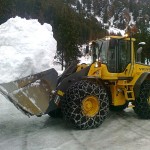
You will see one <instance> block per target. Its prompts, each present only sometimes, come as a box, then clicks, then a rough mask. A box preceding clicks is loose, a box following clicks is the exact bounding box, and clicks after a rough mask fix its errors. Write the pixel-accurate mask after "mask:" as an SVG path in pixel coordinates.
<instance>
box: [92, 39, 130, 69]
mask: <svg viewBox="0 0 150 150" xmlns="http://www.w3.org/2000/svg"><path fill="white" fill-rule="evenodd" d="M91 49H92V59H93V62H94V61H96V59H99V60H100V61H101V62H102V63H104V64H107V67H108V70H109V71H110V72H123V71H124V69H125V67H126V66H127V65H128V64H129V63H130V60H131V52H130V41H127V40H123V39H109V40H105V39H103V40H98V41H96V42H93V43H92V45H91Z"/></svg>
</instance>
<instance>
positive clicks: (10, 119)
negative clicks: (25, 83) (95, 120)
mask: <svg viewBox="0 0 150 150" xmlns="http://www.w3.org/2000/svg"><path fill="white" fill-rule="evenodd" d="M149 149H150V120H141V119H139V118H138V117H137V116H136V114H135V113H134V111H133V110H132V109H126V110H125V111H124V112H122V113H114V112H110V113H109V116H108V118H107V119H106V120H105V121H104V123H103V124H102V125H101V126H100V127H99V128H97V129H92V130H76V129H74V128H73V127H72V126H71V125H69V124H67V123H66V122H64V121H63V120H62V119H53V118H50V117H49V116H48V115H45V116H42V117H30V118H28V117H27V116H25V115H23V114H22V113H21V112H20V111H19V110H17V109H16V108H15V107H14V106H13V104H12V103H10V102H9V101H7V100H6V99H5V98H4V97H3V96H1V95H0V150H149Z"/></svg>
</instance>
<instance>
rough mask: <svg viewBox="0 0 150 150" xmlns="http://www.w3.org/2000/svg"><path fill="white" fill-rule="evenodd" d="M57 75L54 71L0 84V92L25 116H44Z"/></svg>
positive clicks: (50, 70)
mask: <svg viewBox="0 0 150 150" xmlns="http://www.w3.org/2000/svg"><path fill="white" fill-rule="evenodd" d="M57 78H58V73H57V72H56V70H55V69H49V70H47V71H44V72H41V73H38V74H34V75H30V76H28V77H25V78H22V79H19V80H16V81H13V82H9V83H3V84H0V92H1V93H2V94H3V95H4V96H5V97H6V98H7V99H8V100H10V101H11V102H12V103H13V104H14V105H15V106H16V107H17V108H18V109H20V110H22V111H23V112H24V113H25V114H26V115H28V116H30V115H36V116H41V115H43V114H45V112H46V110H47V108H48V106H49V102H50V99H51V96H52V93H51V92H52V90H55V88H56V84H57Z"/></svg>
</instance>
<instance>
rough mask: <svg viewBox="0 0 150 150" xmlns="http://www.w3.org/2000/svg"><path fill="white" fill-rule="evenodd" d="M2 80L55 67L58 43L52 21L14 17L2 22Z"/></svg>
mask: <svg viewBox="0 0 150 150" xmlns="http://www.w3.org/2000/svg"><path fill="white" fill-rule="evenodd" d="M0 39H1V40H0V83H2V82H9V81H12V80H16V79H18V78H22V77H25V76H28V75H31V74H34V73H38V72H41V71H44V70H47V69H50V68H52V67H53V58H54V55H55V53H56V46H57V42H56V40H55V39H54V37H53V32H52V27H51V25H49V24H46V23H45V24H43V25H41V24H40V23H39V22H38V20H36V19H30V20H27V19H25V18H20V17H15V18H10V19H9V20H8V21H7V22H5V23H4V24H2V25H0Z"/></svg>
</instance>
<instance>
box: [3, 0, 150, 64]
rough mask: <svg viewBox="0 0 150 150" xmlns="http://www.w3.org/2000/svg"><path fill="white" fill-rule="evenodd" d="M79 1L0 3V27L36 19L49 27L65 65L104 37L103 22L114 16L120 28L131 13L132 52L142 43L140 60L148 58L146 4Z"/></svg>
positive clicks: (5, 0) (124, 0) (12, 0)
mask: <svg viewBox="0 0 150 150" xmlns="http://www.w3.org/2000/svg"><path fill="white" fill-rule="evenodd" d="M81 2H82V4H81V3H80V2H79V0H0V24H2V23H4V22H5V21H7V20H8V19H9V18H11V17H15V16H20V17H22V18H24V17H25V18H26V19H38V21H39V22H40V23H41V24H43V23H45V22H46V23H49V24H51V25H52V27H53V33H54V37H55V39H56V41H57V52H58V55H60V56H62V55H63V56H64V57H63V58H64V60H65V62H66V63H68V62H69V61H71V60H76V59H77V58H78V56H80V51H79V49H78V46H79V45H82V44H85V43H87V42H89V41H91V40H94V39H97V38H101V37H103V36H105V35H106V31H105V29H104V28H105V26H104V24H103V23H108V24H109V19H110V18H111V17H112V16H114V18H115V20H114V26H115V27H117V28H120V29H124V28H126V26H127V25H128V24H129V12H133V15H134V16H133V17H134V20H136V29H137V30H136V32H134V34H132V36H133V37H135V38H136V49H137V48H138V43H139V42H141V40H142V41H144V42H146V43H147V44H146V45H145V46H144V52H143V54H144V55H143V59H144V57H147V58H149V59H150V52H149V51H150V32H148V30H147V29H148V27H149V18H150V17H149V11H148V10H149V9H148V8H149V2H142V0H140V1H139V2H140V3H137V1H135V0H133V1H131V0H130V1H128V0H119V1H117V0H110V1H108V0H81ZM109 2H111V3H110V4H109ZM135 2H136V3H135ZM91 6H92V7H91ZM146 6H147V7H146ZM74 8H75V9H74ZM141 10H142V12H141ZM95 16H99V17H102V19H103V23H101V22H98V20H97V19H96V18H95Z"/></svg>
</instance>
